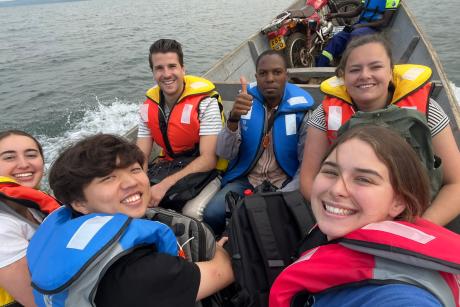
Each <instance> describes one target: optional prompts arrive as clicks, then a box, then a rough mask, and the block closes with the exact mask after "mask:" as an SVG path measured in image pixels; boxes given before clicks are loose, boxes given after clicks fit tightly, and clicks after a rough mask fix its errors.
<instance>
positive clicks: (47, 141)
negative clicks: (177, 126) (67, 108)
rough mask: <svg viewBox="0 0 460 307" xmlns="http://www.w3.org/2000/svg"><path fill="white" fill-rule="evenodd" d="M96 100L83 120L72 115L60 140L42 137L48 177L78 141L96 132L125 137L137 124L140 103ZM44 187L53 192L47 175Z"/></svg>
mask: <svg viewBox="0 0 460 307" xmlns="http://www.w3.org/2000/svg"><path fill="white" fill-rule="evenodd" d="M95 100H96V102H97V104H96V106H95V107H93V108H91V109H88V110H85V112H84V115H83V117H82V118H81V119H80V116H78V119H75V116H72V114H69V115H68V124H69V129H68V130H67V131H65V132H63V134H61V135H58V136H56V137H50V136H46V135H39V136H38V140H39V141H40V143H41V144H42V146H43V150H44V153H45V170H46V174H47V172H48V170H49V168H50V165H51V163H52V162H53V161H54V160H55V159H56V158H57V156H58V155H59V153H60V152H61V151H62V150H63V149H64V148H66V147H67V146H69V145H70V144H73V143H75V142H76V141H77V140H80V139H82V138H84V137H87V136H90V135H93V134H96V133H112V134H118V135H123V134H124V133H126V132H127V131H128V130H129V129H130V128H132V127H133V126H134V125H136V124H137V120H138V115H137V111H138V109H139V107H138V105H137V104H136V103H133V102H129V101H123V100H119V99H118V98H115V99H114V100H113V101H111V102H104V101H100V100H99V99H98V98H97V97H95ZM42 188H43V189H45V190H48V189H49V188H48V178H47V175H45V178H43V182H42Z"/></svg>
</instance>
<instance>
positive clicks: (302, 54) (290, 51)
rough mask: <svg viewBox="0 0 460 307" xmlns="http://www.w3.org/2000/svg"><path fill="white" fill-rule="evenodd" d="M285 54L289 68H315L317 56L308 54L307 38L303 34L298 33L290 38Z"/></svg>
mask: <svg viewBox="0 0 460 307" xmlns="http://www.w3.org/2000/svg"><path fill="white" fill-rule="evenodd" d="M313 41H314V38H313ZM284 54H285V56H286V60H287V64H288V67H313V66H315V56H314V55H312V54H308V52H307V47H306V38H305V34H303V33H300V32H296V33H294V34H292V35H291V36H289V37H288V39H287V41H286V48H285V49H284Z"/></svg>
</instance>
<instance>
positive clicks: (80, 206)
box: [70, 200, 90, 214]
mask: <svg viewBox="0 0 460 307" xmlns="http://www.w3.org/2000/svg"><path fill="white" fill-rule="evenodd" d="M70 205H71V206H72V208H73V209H74V210H75V211H77V212H79V213H81V214H89V213H90V211H89V210H88V208H87V203H86V201H84V200H74V201H73V202H71V203H70Z"/></svg>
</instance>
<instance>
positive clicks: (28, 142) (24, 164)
mask: <svg viewBox="0 0 460 307" xmlns="http://www.w3.org/2000/svg"><path fill="white" fill-rule="evenodd" d="M43 168H44V161H43V157H42V155H41V154H40V151H39V149H38V146H37V144H36V143H35V141H34V140H33V139H31V138H29V137H27V136H23V135H15V134H12V135H9V136H7V137H5V138H3V139H1V140H0V175H1V176H7V177H10V178H13V179H14V180H16V181H17V182H18V183H19V184H21V185H23V186H26V187H29V188H37V187H38V186H39V184H40V180H41V179H42V176H43Z"/></svg>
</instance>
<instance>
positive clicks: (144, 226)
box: [27, 134, 233, 307]
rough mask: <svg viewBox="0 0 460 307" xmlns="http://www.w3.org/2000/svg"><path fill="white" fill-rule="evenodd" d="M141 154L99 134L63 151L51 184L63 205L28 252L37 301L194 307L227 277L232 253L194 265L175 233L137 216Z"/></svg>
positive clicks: (146, 190) (142, 190) (141, 196)
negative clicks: (180, 249)
mask: <svg viewBox="0 0 460 307" xmlns="http://www.w3.org/2000/svg"><path fill="white" fill-rule="evenodd" d="M144 160H145V157H144V154H143V153H142V152H141V151H140V149H139V148H138V147H137V146H136V145H135V144H132V143H129V142H128V141H126V140H124V139H122V138H120V137H116V136H113V135H106V134H99V135H95V136H92V137H89V138H86V139H84V140H82V141H80V142H78V143H76V144H74V145H73V146H71V147H69V148H68V149H66V150H65V151H64V152H63V153H62V154H61V155H60V156H59V157H58V159H57V160H56V161H55V162H54V164H53V166H52V168H51V171H50V177H49V182H50V186H51V189H52V190H53V191H54V193H55V195H56V197H57V198H58V199H60V200H61V201H62V202H64V203H65V204H66V206H65V207H63V208H61V209H59V210H57V211H56V212H55V213H53V214H51V215H50V216H49V218H48V219H46V221H45V222H44V223H43V224H42V227H40V228H39V229H38V230H37V232H36V235H35V236H34V237H33V239H32V240H31V242H30V245H29V249H28V252H27V259H28V263H29V269H30V272H31V276H32V284H33V287H34V289H35V290H34V295H35V301H36V303H37V305H39V306H42V305H43V306H45V305H46V306H51V305H53V306H55V305H56V306H64V305H65V306H94V304H95V305H96V306H98V307H99V306H152V305H154V306H164V307H166V306H194V304H195V301H198V300H200V299H202V298H204V297H207V296H209V295H211V294H213V293H215V292H216V291H218V290H220V289H222V288H223V287H225V286H226V285H228V284H229V283H231V282H232V280H233V273H232V269H231V264H230V258H229V256H228V255H227V253H226V252H225V251H224V250H223V248H221V247H220V246H216V254H215V256H214V258H213V259H212V260H210V261H206V262H198V263H192V262H187V261H186V260H185V259H183V258H180V257H179V256H178V250H177V241H176V238H175V236H174V234H173V232H172V230H171V229H170V228H169V227H167V226H166V225H164V224H162V223H158V222H155V221H150V220H146V219H142V217H143V216H144V214H145V212H146V210H147V205H148V204H149V201H150V185H149V180H148V178H147V175H146V174H145V172H144V170H143V165H144Z"/></svg>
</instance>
